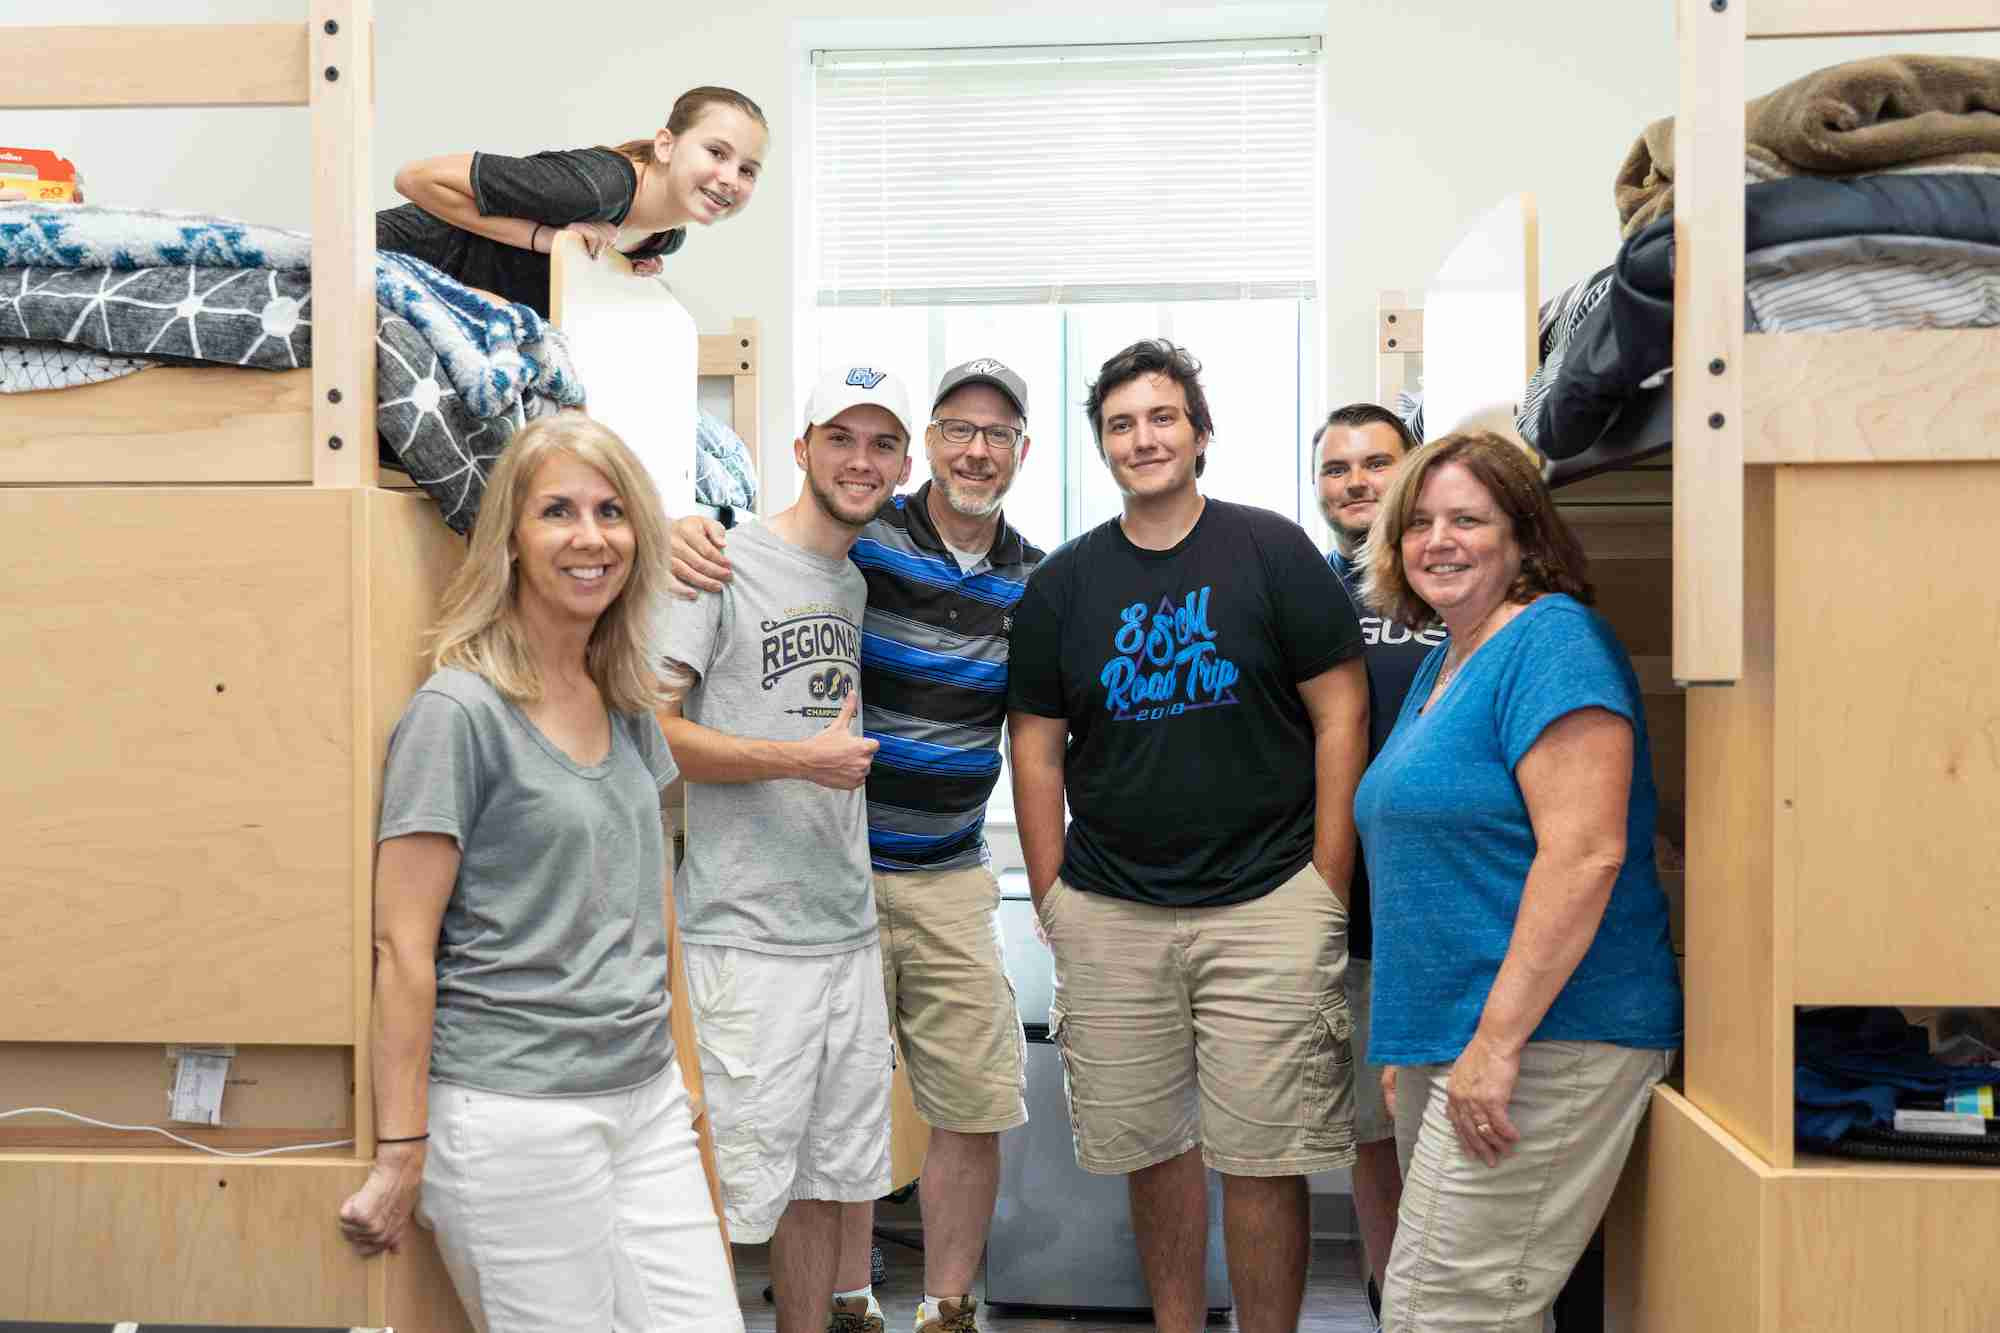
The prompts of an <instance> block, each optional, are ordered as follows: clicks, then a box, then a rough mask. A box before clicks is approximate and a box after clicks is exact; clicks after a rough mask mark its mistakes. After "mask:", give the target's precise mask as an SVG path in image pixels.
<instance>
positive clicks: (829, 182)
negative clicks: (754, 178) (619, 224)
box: [812, 37, 1319, 306]
mask: <svg viewBox="0 0 2000 1333" xmlns="http://www.w3.org/2000/svg"><path fill="white" fill-rule="evenodd" d="M1318 60H1319V39H1318V38H1317V37H1302V38H1293V39H1279V40H1270V41H1237V42H1200V43H1154V44H1145V45H1132V46H1055V47H996V48H983V49H971V48H965V49H955V50H934V51H817V52H814V54H813V65H814V71H813V74H814V116H815V123H814V132H813V176H814V195H813V207H812V224H813V226H814V230H815V240H814V248H815V255H816V259H817V264H818V273H817V290H818V301H819V304H820V305H822V306H840V305H876V306H879V305H904V304H913V305H950V304H959V303H968V304H979V305H999V304H1011V303H1024V302H1036V303H1038V302H1052V303H1058V304H1071V303H1077V302H1085V301H1155V300H1158V301H1187V300H1243V299H1256V298H1265V297H1310V296H1312V295H1313V281H1314V279H1313V273H1314V239H1315V238H1314V231H1313V229H1314V216H1315V215H1314V180H1315V170H1316V162H1317V154H1318V151H1319V150H1318V125H1317V117H1316V115H1315V113H1314V107H1315V80H1316V78H1317V73H1318V71H1317V65H1318Z"/></svg>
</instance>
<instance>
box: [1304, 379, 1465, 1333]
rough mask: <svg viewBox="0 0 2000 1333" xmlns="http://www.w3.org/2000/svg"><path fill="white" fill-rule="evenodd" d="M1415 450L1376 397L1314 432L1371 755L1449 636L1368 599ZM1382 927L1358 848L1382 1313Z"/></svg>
mask: <svg viewBox="0 0 2000 1333" xmlns="http://www.w3.org/2000/svg"><path fill="white" fill-rule="evenodd" d="M1416 447H1417V441H1416V439H1415V438H1414V437H1413V436H1412V435H1411V434H1410V431H1409V428H1408V427H1407V426H1405V425H1404V424H1403V423H1402V422H1401V421H1400V420H1398V419H1397V417H1396V414H1395V413H1393V412H1391V411H1389V409H1387V408H1385V407H1378V406H1377V405H1376V404H1374V403H1350V404H1348V405H1347V406H1346V407H1342V408H1338V409H1336V410H1335V411H1334V412H1332V413H1330V414H1329V415H1328V416H1327V419H1326V422H1325V424H1323V425H1322V426H1320V428H1319V430H1318V432H1316V433H1315V434H1314V435H1313V462H1314V470H1315V472H1316V473H1317V475H1318V478H1319V508H1320V513H1322V514H1324V515H1325V516H1326V522H1327V526H1328V527H1329V528H1331V529H1332V531H1333V550H1331V551H1329V552H1328V553H1327V557H1326V560H1327V563H1328V564H1330V565H1332V566H1333V572H1334V573H1336V574H1338V575H1340V581H1341V582H1342V583H1343V584H1345V585H1346V587H1347V593H1348V596H1349V597H1350V598H1351V599H1352V600H1353V602H1354V610H1355V614H1357V615H1358V616H1359V617H1360V618H1361V640H1362V644H1363V658H1364V660H1365V661H1366V662H1367V664H1368V722H1369V725H1368V757H1369V759H1370V760H1371V761H1372V760H1373V759H1374V758H1375V756H1376V754H1377V753H1379V752H1380V751H1381V749H1382V742H1384V741H1386V740H1387V739H1389V732H1390V730H1391V729H1392V728H1393V727H1394V726H1395V725H1396V716H1397V714H1399V713H1400V712H1402V710H1403V696H1404V695H1405V694H1406V693H1408V692H1409V688H1410V681H1411V680H1412V679H1414V678H1415V676H1416V674H1417V668H1418V667H1419V666H1420V665H1422V663H1423V660H1424V657H1425V655H1426V654H1428V653H1429V652H1430V650H1431V649H1432V648H1434V647H1436V646H1437V645H1438V644H1440V643H1443V642H1444V640H1445V632H1444V629H1443V628H1442V627H1441V626H1440V627H1433V628H1430V629H1422V630H1418V629H1412V628H1411V627H1410V626H1408V625H1398V624H1394V623H1392V622H1389V621H1386V620H1384V619H1383V618H1382V617H1381V616H1380V615H1378V614H1377V613H1376V612H1374V611H1371V610H1369V609H1368V608H1367V607H1366V606H1365V605H1363V604H1362V601H1361V580H1362V574H1363V570H1362V568H1361V566H1360V564H1359V560H1360V557H1361V546H1362V543H1363V542H1365V541H1367V540H1368V529H1369V527H1370V525H1372V524H1373V523H1374V522H1375V513H1376V510H1377V508H1378V507H1379V506H1380V503H1381V499H1382V493H1383V492H1384V491H1386V490H1388V489H1389V483H1390V482H1391V481H1393V480H1395V477H1396V473H1397V471H1398V470H1400V469H1401V467H1402V466H1403V460H1404V459H1405V458H1406V457H1408V456H1409V454H1410V453H1411V452H1412V451H1413V450H1415V449H1416ZM1374 952H1375V944H1374V924H1373V918H1372V917H1371V916H1370V914H1369V905H1368V868H1367V866H1366V865H1364V864H1363V863H1362V860H1361V856H1360V853H1359V852H1358V851H1357V852H1356V854H1355V858H1354V881H1353V885H1352V887H1351V889H1350V890H1349V895H1348V904H1347V978H1346V985H1347V1002H1348V1007H1349V1009H1351V1010H1352V1011H1353V1015H1354V1058H1355V1079H1354V1152H1355V1157H1354V1167H1353V1181H1354V1212H1355V1216H1356V1218H1357V1219H1358V1221H1359V1222H1360V1226H1361V1243H1362V1251H1363V1253H1364V1254H1365V1255H1366V1257H1367V1259H1368V1270H1369V1284H1368V1285H1369V1291H1368V1300H1369V1304H1370V1305H1371V1306H1373V1307H1374V1308H1375V1310H1376V1312H1377V1315H1378V1317H1379V1314H1380V1310H1381V1303H1380V1302H1381V1296H1380V1292H1381V1289H1382V1280H1383V1279H1382V1275H1383V1273H1384V1272H1385V1271H1386V1270H1387V1268H1388V1266H1389V1249H1390V1246H1391V1245H1392V1244H1393V1243H1394V1241H1395V1239H1396V1208H1397V1205H1398V1203H1399V1201H1400V1200H1401V1198H1402V1194H1403V1178H1402V1172H1401V1170H1400V1169H1399V1168H1398V1166H1397V1162H1396V1122H1395V1120H1394V1118H1393V1117H1391V1116H1390V1114H1389V1108H1388V1107H1387V1105H1385V1104H1384V1101H1383V1098H1382V1071H1381V1070H1380V1069H1379V1068H1377V1067H1376V1066H1374V1065H1370V1064H1367V1063H1365V1062H1364V1061H1363V1060H1362V1055H1363V1053H1364V1052H1366V1051H1367V1049H1368V1017H1369V1009H1368V985H1369V976H1370V972H1371V969H1372V959H1373V957H1374Z"/></svg>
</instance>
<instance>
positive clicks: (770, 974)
mask: <svg viewBox="0 0 2000 1333" xmlns="http://www.w3.org/2000/svg"><path fill="white" fill-rule="evenodd" d="M911 435H912V431H911V428H910V408H909V395H908V393H907V392H906V391H905V389H904V387H903V384H902V381H901V380H899V379H897V378H896V377H895V376H894V375H892V374H890V373H889V372H887V371H885V370H883V369H881V368H880V367H878V366H843V367H840V368H838V369H835V370H832V371H829V372H828V373H827V374H826V375H824V376H822V377H821V379H820V381H819V383H818V384H817V385H815V386H814V388H813V391H812V396H811V398H810V399H809V400H808V403H807V408H806V423H805V429H804V430H803V431H802V432H801V434H800V436H799V438H798V439H797V440H796V441H795V442H794V443H793V446H792V449H793V455H794V457H795V458H796V459H797V460H798V464H799V466H800V467H801V468H802V469H803V470H804V471H805V474H806V484H805V486H804V488H803V489H802V490H801V492H800V494H799V497H798V499H797V500H796V501H794V502H793V504H792V505H791V507H790V508H788V509H786V510H784V511H783V512H781V513H778V514H775V515H773V516H772V517H771V518H770V519H769V520H767V521H766V522H763V523H760V524H754V525H751V526H749V527H746V528H744V529H742V530H741V531H739V532H737V533H736V534H734V537H733V539H732V540H731V543H730V555H731V563H732V564H733V566H734V569H735V577H734V578H733V579H732V580H731V581H730V582H729V584H728V586H726V587H724V588H722V590H721V591H719V592H705V593H702V594H701V595H700V596H699V597H697V598H696V599H695V600H694V601H693V602H692V603H676V604H674V605H673V606H672V607H671V608H669V609H668V613H667V617H666V625H665V628H664V630H663V631H662V632H661V634H660V636H659V638H658V644H659V656H660V659H661V661H660V665H661V675H662V679H663V681H664V683H665V685H666V691H667V694H668V696H669V698H670V699H671V700H672V702H670V703H669V704H668V706H667V708H666V709H665V710H664V711H663V713H662V716H661V723H662V726H663V728H664V730H665V732H666V735H667V743H668V745H669V746H670V747H671V748H672V750H673V754H674V757H675V759H677V760H678V761H679V763H680V767H681V772H682V774H683V775H684V776H685V777H686V779H687V783H688V846H687V857H686V859H685V860H684V861H683V862H682V864H681V867H680V870H679V872H678V874H677V875H676V877H675V881H674V896H675V899H676V902H677V905H678V909H679V916H680V928H681V936H682V939H683V940H684V941H685V943H686V946H687V971H688V986H687V990H688V994H686V995H685V996H676V997H675V1000H676V1002H685V1003H688V1004H690V1005H692V1006H693V1013H694V1019H695V1026H696V1028H697V1029H698V1030H699V1031H700V1033H701V1039H702V1041H701V1045H702V1049H701V1052H700V1055H701V1065H702V1074H703V1076H704V1078H705V1079H706V1080H707V1091H708V1105H709V1112H710V1114H711V1115H712V1116H713V1117H714V1128H715V1139H716V1148H717V1154H716V1155H717V1158H718V1163H719V1166H720V1169H721V1174H722V1189H723V1204H724V1209H725V1212H726V1214H727V1217H728V1222H729V1231H730V1237H731V1239H733V1240H736V1241H740V1242H746V1243H756V1242H761V1241H765V1240H769V1241H770V1242H771V1276H772V1285H773V1287H774V1288H775V1296H776V1300H777V1305H778V1329H779V1333H818V1331H819V1330H820V1329H821V1328H822V1327H823V1326H824V1323H825V1319H826V1311H827V1309H828V1307H829V1304H830V1302H831V1300H832V1296H833V1289H834V1266H835V1261H836V1258H837V1254H838V1248H839V1227H840V1205H841V1204H842V1203H858V1202H862V1201H865V1200H871V1199H874V1198H876V1197H878V1196H880V1195H881V1194H883V1193H884V1192H886V1191H887V1190H888V1188H889V1080H890V1065H889V1020H888V1011H887V1008H886V1005H885V1003H884V1000H883V994H882V959H881V947H880V944H879V940H878V932H877V926H876V916H875V892H874V884H873V881H872V879H871V877H870V871H869V855H868V816H867V803H866V799H865V797H864V795H863V784H864V783H865V782H866V781H867V778H868V770H869V767H870V765H871V763H872V762H873V757H874V752H875V749H876V743H875V742H874V741H872V740H867V739H865V738H864V737H862V736H861V735H860V723H859V713H860V697H859V687H860V680H861V654H860V644H861V621H862V612H863V606H864V603H865V601H866V598H867V584H866V582H865V581H864V580H863V578H862V576H861V572H860V571H859V570H858V569H856V568H855V567H854V565H853V564H852V563H850V562H849V560H848V558H847V557H848V551H849V549H850V548H851V547H852V546H853V545H854V540H855V538H856V537H857V536H859V535H860V533H861V530H862V528H863V527H865V526H866V525H867V524H868V523H869V522H870V521H871V520H872V519H874V517H875V515H876V514H877V513H878V512H879V511H880V510H881V508H882V506H883V505H885V504H887V503H888V501H889V498H890V497H891V496H892V495H893V494H894V493H895V490H896V487H897V486H898V485H900V484H901V483H902V482H903V481H904V480H905V479H906V478H907V477H908V476H909V472H910V437H911ZM802 1052H804V1053H805V1054H803V1055H802V1054H801V1053H802ZM687 1054H692V1053H684V1058H685V1055H687Z"/></svg>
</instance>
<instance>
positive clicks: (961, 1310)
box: [917, 1296, 979, 1333]
mask: <svg viewBox="0 0 2000 1333" xmlns="http://www.w3.org/2000/svg"><path fill="white" fill-rule="evenodd" d="M978 1308H979V1302H978V1301H976V1300H974V1299H973V1298H972V1297H970V1296H961V1297H960V1298H959V1299H957V1300H955V1301H950V1300H946V1301H939V1302H938V1308H937V1314H936V1315H935V1316H934V1317H932V1318H930V1319H926V1318H924V1317H923V1314H924V1310H923V1307H922V1306H921V1305H920V1306H918V1307H917V1333H979V1321H978V1320H977V1319H974V1318H973V1317H972V1312H973V1311H974V1310H977V1309H978Z"/></svg>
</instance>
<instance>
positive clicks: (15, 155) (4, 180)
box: [0, 148, 83, 204]
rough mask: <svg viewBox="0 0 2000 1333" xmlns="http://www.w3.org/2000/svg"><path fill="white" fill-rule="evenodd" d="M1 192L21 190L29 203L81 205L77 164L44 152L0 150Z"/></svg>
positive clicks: (43, 149)
mask: <svg viewBox="0 0 2000 1333" xmlns="http://www.w3.org/2000/svg"><path fill="white" fill-rule="evenodd" d="M0 190H20V191H22V192H23V193H25V194H26V195H27V196H28V201H29V202H30V203H38V204H51V203H57V204H59V203H70V204H80V203H82V202H83V178H82V177H80V176H78V175H77V174H76V164H75V163H73V162H71V161H70V160H69V159H68V158H66V157H58V156H57V155H56V154H54V153H52V152H50V151H48V150H47V149H45V148H0Z"/></svg>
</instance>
